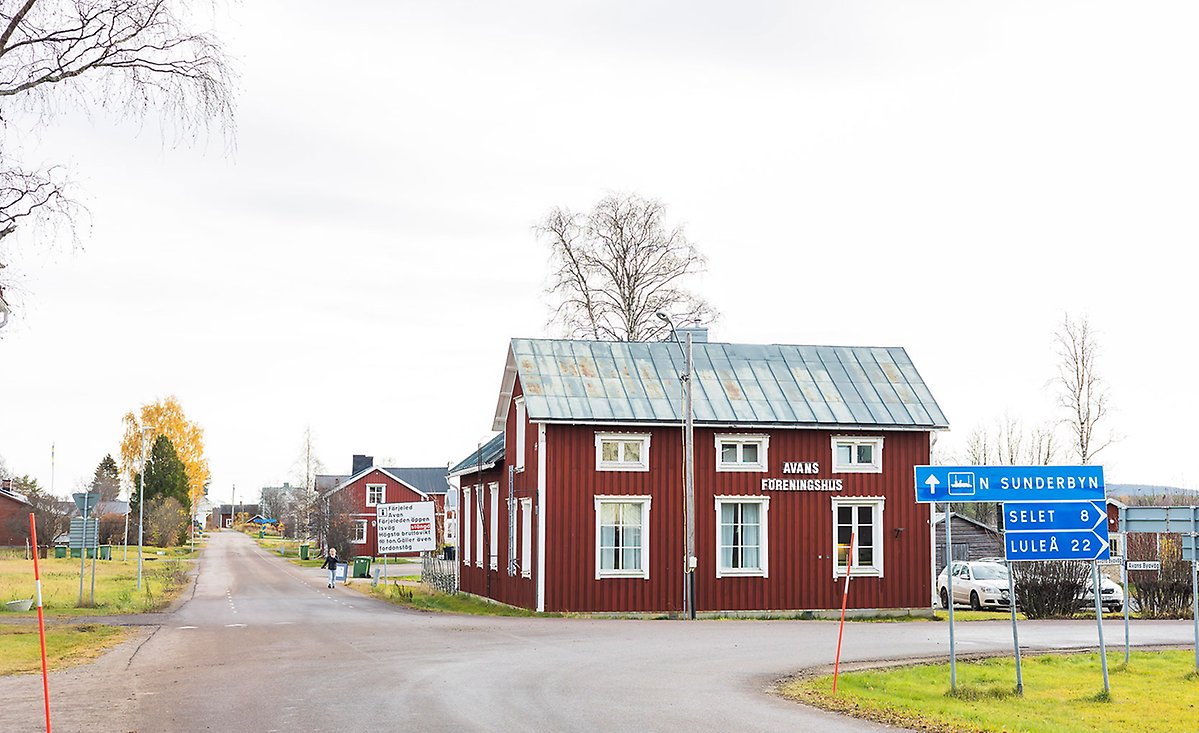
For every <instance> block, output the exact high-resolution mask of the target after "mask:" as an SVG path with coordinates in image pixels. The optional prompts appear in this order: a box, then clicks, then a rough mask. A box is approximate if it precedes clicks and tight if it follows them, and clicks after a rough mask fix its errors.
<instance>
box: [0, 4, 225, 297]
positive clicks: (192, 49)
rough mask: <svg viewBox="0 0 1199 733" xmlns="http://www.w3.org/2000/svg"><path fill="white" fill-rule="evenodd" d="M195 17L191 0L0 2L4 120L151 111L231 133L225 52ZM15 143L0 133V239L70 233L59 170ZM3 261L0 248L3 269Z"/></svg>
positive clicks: (175, 125)
mask: <svg viewBox="0 0 1199 733" xmlns="http://www.w3.org/2000/svg"><path fill="white" fill-rule="evenodd" d="M193 20H194V19H193V17H192V12H191V8H190V7H189V5H188V3H187V0H0V126H3V127H4V128H6V129H11V128H13V127H19V126H23V127H28V128H31V129H33V130H35V131H36V129H37V128H38V127H39V126H42V125H45V124H46V123H47V122H48V121H49V120H50V119H51V118H53V117H54V116H56V115H57V114H60V113H63V112H74V111H81V112H85V113H87V112H91V111H94V110H105V111H109V112H113V113H115V114H117V115H118V116H135V117H137V116H143V115H145V114H147V113H149V112H154V111H156V112H159V113H161V114H162V116H163V121H164V125H169V126H170V127H171V128H172V129H174V130H175V131H176V132H177V133H178V134H181V135H182V134H189V133H194V132H198V131H199V130H200V129H202V128H204V127H206V126H207V125H208V124H209V123H212V122H216V123H218V124H219V125H220V126H221V127H222V128H224V129H232V121H233V105H232V98H233V94H232V81H231V74H230V69H229V65H228V62H227V60H226V56H225V52H224V49H223V48H222V46H221V44H220V43H219V41H218V40H217V39H216V38H214V37H213V36H212V35H210V34H206V33H201V32H197V31H195V30H193V29H192V27H191V25H192V22H193ZM12 139H13V136H8V135H5V136H4V137H3V138H0V245H2V244H4V242H5V239H6V238H8V237H9V236H10V235H12V234H13V233H14V232H15V231H17V229H18V227H19V226H20V225H22V224H23V223H25V222H40V223H41V224H49V225H52V226H51V227H49V228H48V231H51V232H53V231H56V229H55V227H56V226H59V227H62V228H65V229H66V230H68V231H70V232H71V234H72V237H74V224H75V218H76V215H77V214H78V213H79V212H80V210H81V208H80V206H79V205H78V204H77V203H76V202H75V201H74V200H73V198H72V194H71V187H70V182H69V179H68V178H67V175H66V173H65V171H64V169H63V168H62V167H60V166H56V165H49V166H47V167H44V168H38V167H30V166H27V165H23V164H22V163H21V162H20V161H19V160H18V157H19V151H17V150H14V149H13V145H12V143H11V140H12ZM6 259H8V258H7V256H6V255H5V254H4V249H3V248H2V247H0V268H3V266H4V264H5V262H4V260H6ZM5 284H6V282H5V280H0V300H2V298H3V287H4V285H5Z"/></svg>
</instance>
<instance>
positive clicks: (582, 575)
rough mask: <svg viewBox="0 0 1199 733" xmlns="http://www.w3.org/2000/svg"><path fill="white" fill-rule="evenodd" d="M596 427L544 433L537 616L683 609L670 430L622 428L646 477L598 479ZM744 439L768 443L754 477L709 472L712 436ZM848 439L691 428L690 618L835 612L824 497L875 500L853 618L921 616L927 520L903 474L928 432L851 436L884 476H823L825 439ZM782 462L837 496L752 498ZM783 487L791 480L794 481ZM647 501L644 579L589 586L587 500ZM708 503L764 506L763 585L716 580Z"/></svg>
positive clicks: (828, 503)
mask: <svg viewBox="0 0 1199 733" xmlns="http://www.w3.org/2000/svg"><path fill="white" fill-rule="evenodd" d="M597 430H599V431H603V432H616V431H615V430H612V429H609V428H597V427H595V426H574V425H550V426H547V455H546V473H547V476H546V482H547V488H546V503H547V509H546V512H547V520H548V524H547V540H546V545H547V560H546V565H547V568H546V569H547V572H548V577H547V582H546V596H547V597H546V610H553V611H601V612H602V611H680V610H682V594H683V583H682V563H683V554H684V546H683V501H682V485H683V481H682V454H681V443H682V440H681V431H680V430H679V429H678V428H673V427H672V428H650V429H644V428H628V429H627V432H634V433H647V432H648V433H650V435H651V442H650V452H649V456H650V470H649V471H648V472H597V471H596V470H595V433H596V432H597ZM734 432H745V433H754V434H761V433H766V434H768V435H769V436H770V445H769V451H768V459H769V466H768V470H767V471H765V472H760V473H758V472H753V473H735V472H724V473H717V472H716V470H715V465H716V449H715V434H716V433H734ZM849 434H851V433H850V432H848V431H836V432H830V431H827V430H771V431H762V430H745V431H733V430H728V429H720V430H714V429H707V428H704V429H696V431H695V444H696V450H695V473H696V479H695V488H696V497H697V498H696V533H695V534H696V556H697V557H698V559H699V567H698V569H697V571H696V608H697V610H699V611H734V610H782V609H832V608H836V607H838V606H839V605H840V601H841V597H840V588H841V584H842V583H843V581H837V580H834V578H833V565H832V563H833V560H832V554H833V550H832V547H833V514H832V498H833V497H854V496H870V497H885V499H886V505H885V509H884V511H883V521H882V533H881V536H880V537H879V538H877V543H878V545H879V546H881V547H882V548H883V572H884V575H883V577H881V578H873V577H857V576H855V577H854V579H853V580H852V581H851V591H850V598H849V605H850V606H851V607H854V608H904V607H921V606H926V605H928V587H929V577H928V575H929V535H928V532H929V510H928V508H927V507H926V506H924V505H919V504H916V503H915V501H914V490H913V487H912V475H913V471H912V467H913V466H914V465H916V464H920V463H927V461H928V455H929V444H928V434H927V433H916V432H885V431H883V432H860V433H857V434H861V435H883V436H884V445H883V453H882V457H883V472H882V473H877V474H862V473H838V474H834V473H832V471H831V466H832V441H831V439H832V437H833V436H834V435H849ZM784 461H814V462H818V463H819V464H820V468H821V470H820V473H819V474H818V475H815V476H802V478H840V479H842V480H843V482H844V490H843V491H839V492H827V491H820V492H816V491H765V492H764V491H762V489H761V480H762V479H763V478H782V477H784V475H783V473H782V463H783V462H784ZM790 478H795V477H794V476H792V477H790ZM621 494H624V495H649V496H651V497H652V499H651V505H650V545H649V558H648V563H649V571H650V572H649V576H650V577H649V579H648V580H645V579H632V578H620V579H615V578H605V579H601V580H596V579H595V552H596V549H595V548H596V541H595V504H594V497H595V496H596V495H621ZM717 495H747V496H769V497H770V510H769V520H768V521H769V525H768V532H769V536H768V551H769V577H768V578H745V577H736V578H727V577H726V578H717V577H716V573H715V553H716V546H715V543H716V536H715V535H716V509H715V501H714V497H715V496H717Z"/></svg>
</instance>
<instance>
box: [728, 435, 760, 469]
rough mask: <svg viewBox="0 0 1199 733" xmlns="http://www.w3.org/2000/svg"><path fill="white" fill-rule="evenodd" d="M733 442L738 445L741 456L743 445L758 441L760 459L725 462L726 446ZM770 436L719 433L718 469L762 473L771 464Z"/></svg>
mask: <svg viewBox="0 0 1199 733" xmlns="http://www.w3.org/2000/svg"><path fill="white" fill-rule="evenodd" d="M729 443H733V444H736V445H737V456H738V457H740V456H741V454H742V452H743V450H744V449H743V447H742V446H745V445H747V444H751V443H756V444H757V446H758V460H757V461H755V462H753V463H746V462H744V461H737V462H736V463H725V462H724V446H725V445H727V444H729ZM769 451H770V436H769V435H759V434H748V433H717V434H716V470H717V471H721V472H724V471H745V472H754V473H761V472H763V471H765V470H766V467H767V466H769V465H770V459H769Z"/></svg>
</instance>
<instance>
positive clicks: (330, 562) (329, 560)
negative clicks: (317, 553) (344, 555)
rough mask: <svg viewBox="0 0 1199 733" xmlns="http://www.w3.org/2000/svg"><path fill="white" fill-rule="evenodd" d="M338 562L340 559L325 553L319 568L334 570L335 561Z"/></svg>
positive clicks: (335, 566)
mask: <svg viewBox="0 0 1199 733" xmlns="http://www.w3.org/2000/svg"><path fill="white" fill-rule="evenodd" d="M339 562H341V561H340V560H338V559H337V558H336V557H334V556H332V555H326V556H325V562H324V563H323V564H322V565H321V569H322V570H324V569H325V568H328V569H329V570H336V569H337V563H339Z"/></svg>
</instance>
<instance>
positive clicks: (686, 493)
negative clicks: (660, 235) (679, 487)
mask: <svg viewBox="0 0 1199 733" xmlns="http://www.w3.org/2000/svg"><path fill="white" fill-rule="evenodd" d="M657 315H658V318H661V319H662V320H663V321H666V323H667V325H669V326H670V333H671V336H673V337H674V341H675V343H677V344H678V345H679V349H680V350H682V349H683V342H682V341H680V340H679V334H678V332H677V331H676V330H675V327H674V323H673V322H672V321H671V320H670V317H669V316H667V315H666V314H665V313H658V314H657ZM683 358H684V371H683V374H682V375H680V377H679V379H680V380H681V381H682V383H683V525H684V526H683V532H684V535H685V537H686V557H685V558H684V561H683V609H684V611H686V613H687V617H688V618H690V619H694V618H695V569H696V565H697V564H698V562H699V561H698V558H696V556H695V411H694V409H693V406H694V396H693V392H692V384H691V382H692V377H693V373H694V369H693V346H692V335H691V333H690V332H688V333H687V348H686V349H685V350H683Z"/></svg>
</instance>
